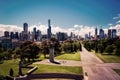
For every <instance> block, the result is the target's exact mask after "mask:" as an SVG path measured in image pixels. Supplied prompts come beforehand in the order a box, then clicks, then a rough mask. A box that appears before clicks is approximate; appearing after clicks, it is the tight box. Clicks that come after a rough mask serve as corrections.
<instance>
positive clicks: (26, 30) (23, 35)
mask: <svg viewBox="0 0 120 80" xmlns="http://www.w3.org/2000/svg"><path fill="white" fill-rule="evenodd" d="M22 37H23V41H26V40H28V24H27V23H24V24H23V32H22Z"/></svg>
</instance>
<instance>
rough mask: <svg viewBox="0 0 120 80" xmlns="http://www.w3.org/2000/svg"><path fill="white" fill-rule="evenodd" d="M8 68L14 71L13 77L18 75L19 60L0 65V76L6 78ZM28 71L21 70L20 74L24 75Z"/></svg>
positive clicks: (7, 61) (6, 61)
mask: <svg viewBox="0 0 120 80" xmlns="http://www.w3.org/2000/svg"><path fill="white" fill-rule="evenodd" d="M10 68H12V69H13V71H14V76H17V75H18V68H19V60H18V59H15V60H4V62H3V63H2V64H0V75H4V76H7V75H9V71H10ZM28 70H29V69H26V68H23V70H22V72H23V74H25V73H26V72H27V71H28Z"/></svg>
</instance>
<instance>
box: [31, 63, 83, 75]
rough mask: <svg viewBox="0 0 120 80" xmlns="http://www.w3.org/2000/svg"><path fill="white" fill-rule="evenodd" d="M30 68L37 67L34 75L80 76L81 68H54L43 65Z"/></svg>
mask: <svg viewBox="0 0 120 80" xmlns="http://www.w3.org/2000/svg"><path fill="white" fill-rule="evenodd" d="M32 66H38V69H37V70H36V71H35V72H34V73H71V74H82V67H72V66H54V65H43V64H32Z"/></svg>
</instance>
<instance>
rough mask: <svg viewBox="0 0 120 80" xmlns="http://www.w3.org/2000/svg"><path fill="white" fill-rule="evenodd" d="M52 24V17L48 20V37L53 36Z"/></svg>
mask: <svg viewBox="0 0 120 80" xmlns="http://www.w3.org/2000/svg"><path fill="white" fill-rule="evenodd" d="M51 35H52V33H51V24H50V19H49V20H48V29H47V36H48V39H50V38H51Z"/></svg>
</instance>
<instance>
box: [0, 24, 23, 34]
mask: <svg viewBox="0 0 120 80" xmlns="http://www.w3.org/2000/svg"><path fill="white" fill-rule="evenodd" d="M4 31H10V32H21V31H22V27H18V26H16V25H3V24H0V36H3V34H4Z"/></svg>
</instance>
